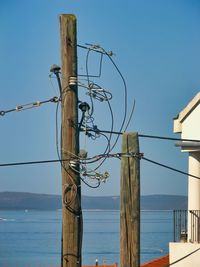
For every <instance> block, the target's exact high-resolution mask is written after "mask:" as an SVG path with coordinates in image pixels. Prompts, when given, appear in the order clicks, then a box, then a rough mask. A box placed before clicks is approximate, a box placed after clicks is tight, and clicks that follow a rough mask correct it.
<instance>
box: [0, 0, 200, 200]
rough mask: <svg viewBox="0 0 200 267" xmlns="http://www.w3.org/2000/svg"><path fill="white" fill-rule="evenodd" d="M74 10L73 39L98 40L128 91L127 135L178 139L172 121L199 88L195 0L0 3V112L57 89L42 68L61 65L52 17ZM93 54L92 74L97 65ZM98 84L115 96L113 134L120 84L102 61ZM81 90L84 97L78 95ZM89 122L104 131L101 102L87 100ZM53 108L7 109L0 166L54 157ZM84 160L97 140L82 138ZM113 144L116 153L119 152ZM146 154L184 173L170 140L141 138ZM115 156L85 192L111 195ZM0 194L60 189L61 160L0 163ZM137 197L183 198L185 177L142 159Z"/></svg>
mask: <svg viewBox="0 0 200 267" xmlns="http://www.w3.org/2000/svg"><path fill="white" fill-rule="evenodd" d="M64 13H65V14H67V13H72V14H75V15H76V16H77V24H78V36H77V39H78V43H79V44H85V43H95V44H100V45H101V46H102V47H104V48H105V49H106V50H107V51H110V50H112V51H113V52H114V53H115V56H113V59H114V60H115V62H116V64H117V65H118V67H119V69H120V70H121V72H122V73H123V75H124V77H125V80H126V83H127V88H128V110H129V112H130V110H131V106H132V103H133V100H134V99H135V101H136V107H135V111H134V115H133V118H132V121H131V123H130V126H129V128H128V131H137V132H139V133H140V134H150V135H161V136H171V137H179V136H178V135H175V134H173V118H174V117H175V116H176V115H177V114H178V113H179V112H180V111H181V110H182V109H183V108H184V107H185V105H186V104H187V103H188V102H189V101H190V100H191V99H192V98H193V97H194V95H195V94H196V93H197V92H198V91H199V89H200V52H199V48H200V16H199V14H200V2H199V1H195V0H187V1H186V0H180V1H179V0H168V1H162V0H148V1H147V0H146V1H143V0H137V1H136V0H127V1H122V0H119V1H116V0H109V1H108V0H102V1H91V0H84V1H83V0H76V1H75V0H73V1H72V0H67V1H66V0H65V1H64V0H42V1H41V0H28V1H27V0H1V2H0V40H1V41H0V62H1V63H0V73H1V83H0V84H1V86H0V110H6V109H12V108H14V107H15V106H16V105H20V104H24V103H30V102H32V101H36V100H46V99H49V98H51V97H52V96H54V95H58V89H57V85H56V83H55V81H53V83H54V87H55V88H53V87H52V86H51V83H50V81H49V70H50V66H51V65H52V64H54V63H56V64H58V65H60V39H59V15H60V14H64ZM78 53H79V71H80V72H84V71H85V53H84V52H83V51H82V50H81V49H78ZM97 66H98V57H96V56H95V55H93V56H91V61H90V70H91V72H92V71H97V70H98V68H97ZM99 84H101V85H103V86H104V87H105V88H108V89H109V90H110V91H111V92H112V95H113V99H112V107H113V112H114V118H115V125H116V126H115V130H118V127H117V126H118V125H119V121H120V120H121V119H122V116H123V101H122V99H123V83H122V81H121V80H120V78H119V76H118V75H117V73H116V71H115V70H114V68H113V66H112V65H111V64H110V62H109V60H106V59H105V60H104V62H103V69H102V77H101V79H100V80H99ZM82 90H83V89H80V91H81V92H79V96H80V98H81V100H82V99H83V100H86V96H85V92H84V91H82ZM95 110H96V113H95V124H97V125H98V127H99V128H103V129H109V121H110V115H109V113H108V108H107V107H105V105H104V104H103V103H102V104H101V105H100V104H98V103H96V102H95ZM55 118H56V117H55V105H54V104H46V105H44V106H41V107H40V108H37V109H31V110H27V111H24V112H20V113H19V112H18V113H17V112H13V113H8V114H6V115H5V116H4V117H1V118H0V124H1V127H0V129H1V131H0V136H1V138H0V147H1V153H0V162H1V163H8V162H16V161H34V160H46V159H56V158H57V154H56V145H55ZM81 140H82V142H81V147H84V148H85V147H86V148H87V150H88V153H89V155H90V156H92V155H95V154H98V153H101V152H102V149H101V148H102V147H103V145H102V144H103V143H102V141H101V140H96V141H95V142H94V143H91V141H90V140H86V142H85V141H84V138H82V139H81ZM120 147H121V144H120V143H119V145H118V146H117V147H116V149H115V152H120ZM140 150H141V152H143V153H144V154H145V156H146V157H147V158H150V159H153V160H155V161H159V162H162V163H164V164H167V165H170V166H172V167H175V168H178V169H181V170H183V171H187V154H183V153H181V152H180V149H179V148H176V147H175V146H174V142H170V141H159V140H152V139H140ZM119 164H120V162H119V161H118V160H111V161H108V162H107V163H106V164H105V165H104V166H102V167H101V171H102V172H104V171H105V170H107V171H108V172H109V173H110V177H109V179H108V180H107V182H106V183H105V184H102V186H101V187H100V188H99V189H89V188H87V187H86V186H84V185H83V187H82V192H83V194H87V195H119V190H120V189H119V181H120V168H119ZM0 184H1V191H27V192H39V193H53V194H59V193H60V192H61V173H60V166H59V164H46V165H36V166H18V167H4V168H0ZM141 193H142V194H187V177H186V176H184V175H181V174H177V173H174V172H172V171H170V170H166V169H162V168H160V167H158V166H154V165H152V164H150V163H147V162H143V161H142V162H141Z"/></svg>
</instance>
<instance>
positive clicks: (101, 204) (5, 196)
mask: <svg viewBox="0 0 200 267" xmlns="http://www.w3.org/2000/svg"><path fill="white" fill-rule="evenodd" d="M61 206H62V203H61V196H59V195H47V194H35V193H24V192H0V210H5V209H6V210H7V209H24V210H25V209H42V210H54V209H61ZM82 208H83V209H104V210H105V209H106V210H111V209H112V210H119V209H120V198H119V196H103V197H90V196H83V197H82ZM141 209H142V210H173V209H187V197H186V196H174V195H147V196H141Z"/></svg>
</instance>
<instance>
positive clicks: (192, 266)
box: [169, 243, 200, 267]
mask: <svg viewBox="0 0 200 267" xmlns="http://www.w3.org/2000/svg"><path fill="white" fill-rule="evenodd" d="M169 255H170V257H169V263H170V264H173V267H199V266H200V244H198V243H196V244H192V243H169ZM175 262H176V263H175Z"/></svg>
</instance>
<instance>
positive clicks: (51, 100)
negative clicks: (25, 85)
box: [0, 96, 60, 116]
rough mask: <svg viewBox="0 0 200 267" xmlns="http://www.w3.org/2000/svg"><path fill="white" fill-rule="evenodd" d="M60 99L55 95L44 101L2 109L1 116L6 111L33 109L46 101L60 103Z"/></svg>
mask: <svg viewBox="0 0 200 267" xmlns="http://www.w3.org/2000/svg"><path fill="white" fill-rule="evenodd" d="M59 101H60V99H59V97H57V96H54V97H52V98H50V99H48V100H44V101H35V102H31V103H27V104H22V105H19V106H16V107H15V108H13V109H8V110H1V111H0V116H4V115H5V114H6V113H10V112H14V111H17V112H19V111H24V110H26V109H31V108H38V107H40V106H41V105H42V104H46V103H58V102H59Z"/></svg>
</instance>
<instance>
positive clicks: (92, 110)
mask: <svg viewBox="0 0 200 267" xmlns="http://www.w3.org/2000/svg"><path fill="white" fill-rule="evenodd" d="M89 54H90V49H88V51H87V55H86V62H85V69H86V77H87V83H88V88H89V86H90V77H89V66H88V64H89ZM89 97H90V102H91V111H90V113H89V114H90V116H92V115H93V113H94V102H93V98H92V95H90V96H89Z"/></svg>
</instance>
